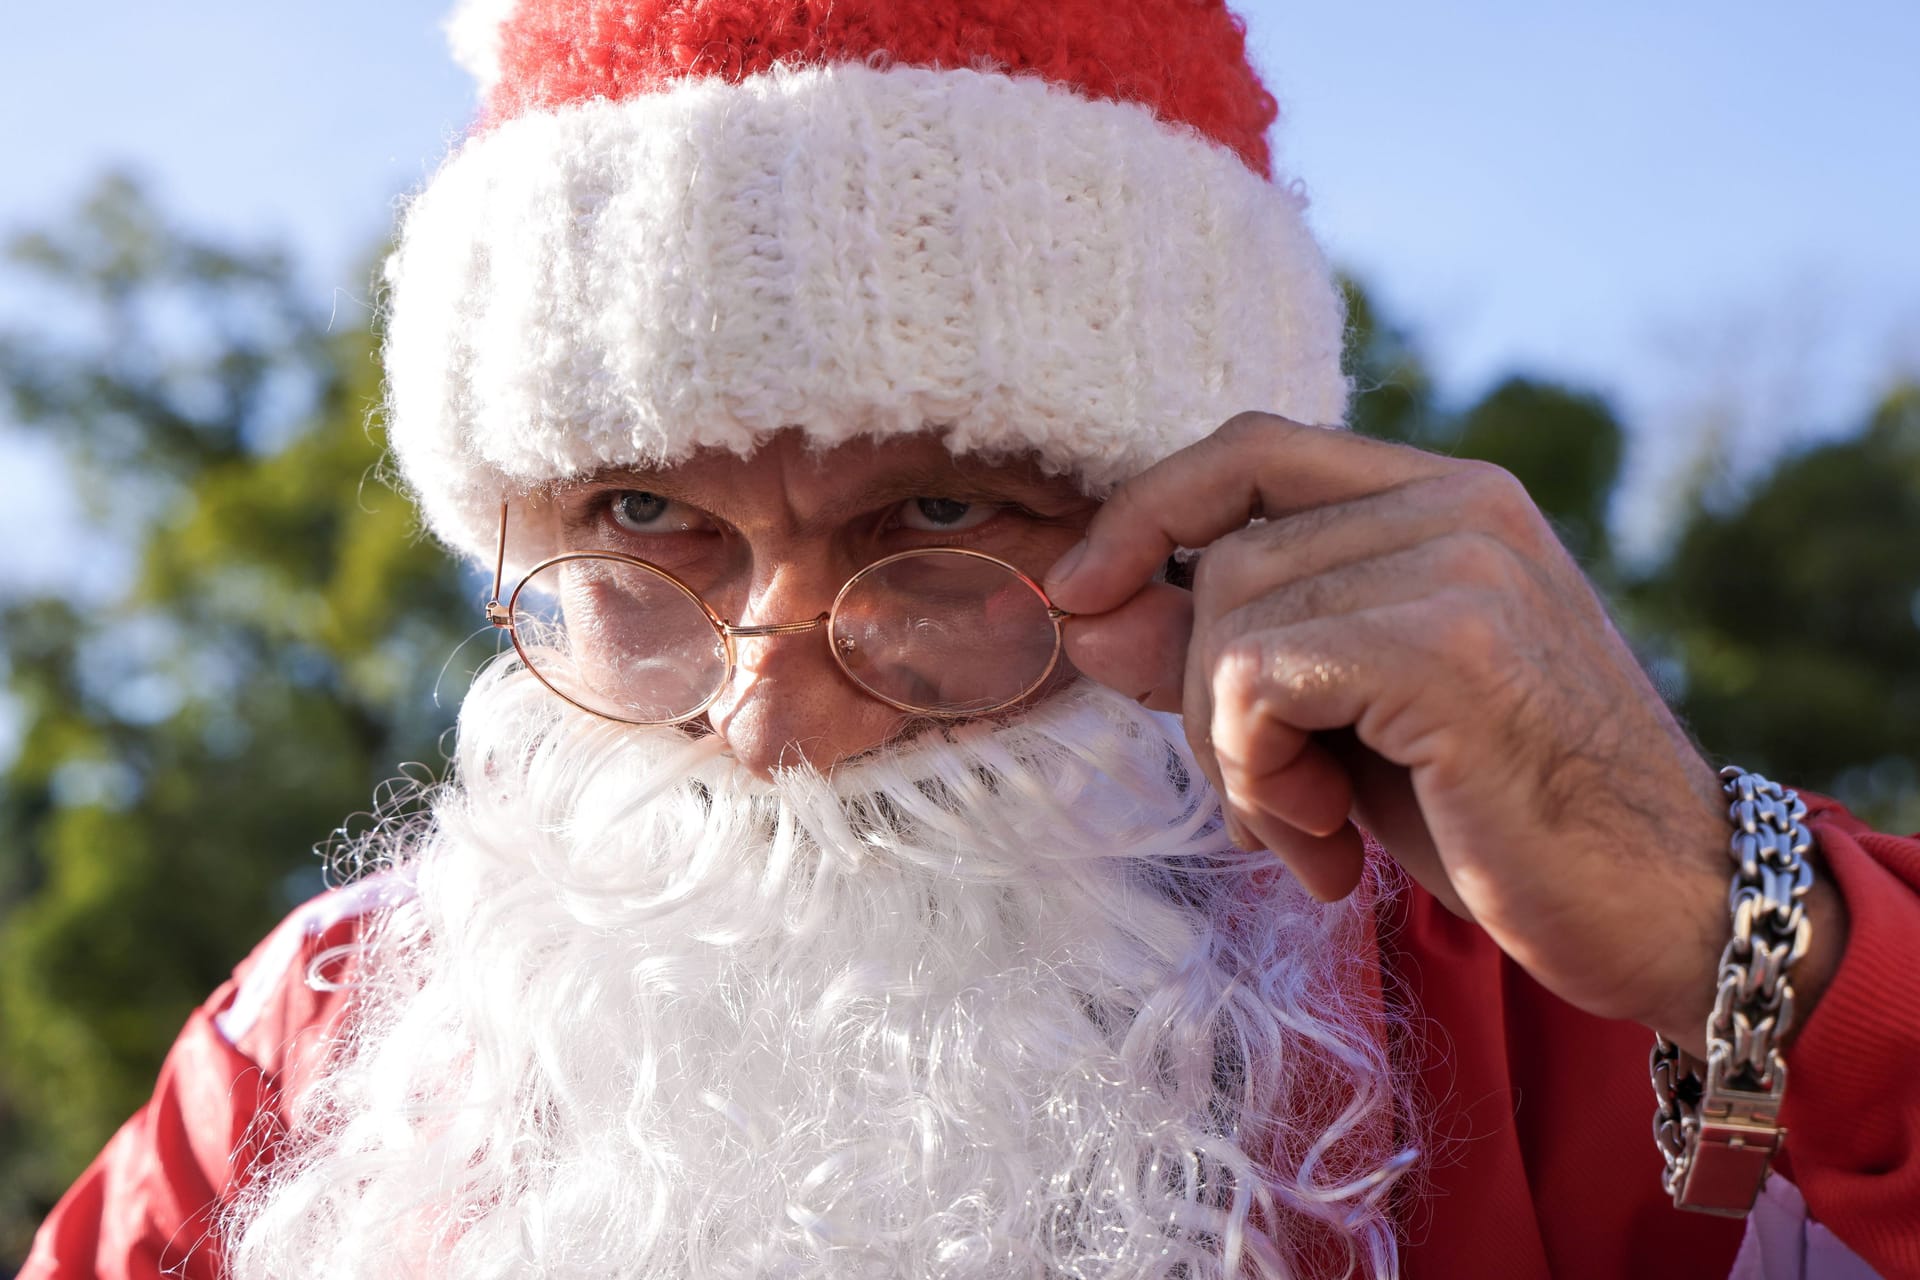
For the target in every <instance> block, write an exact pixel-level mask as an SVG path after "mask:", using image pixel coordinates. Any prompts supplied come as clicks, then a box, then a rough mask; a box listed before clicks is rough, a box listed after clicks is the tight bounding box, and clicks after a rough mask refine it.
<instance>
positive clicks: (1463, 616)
mask: <svg viewBox="0 0 1920 1280" xmlns="http://www.w3.org/2000/svg"><path fill="white" fill-rule="evenodd" d="M1420 627H1421V629H1422V630H1423V631H1424V633H1425V634H1426V636H1427V637H1428V641H1429V643H1430V644H1431V646H1432V647H1433V649H1434V650H1435V651H1436V652H1437V653H1438V654H1439V655H1440V656H1441V657H1442V658H1443V659H1444V660H1445V662H1446V665H1447V667H1448V668H1449V669H1450V670H1453V671H1456V672H1459V673H1462V674H1468V673H1473V672H1478V671H1484V670H1488V669H1490V668H1491V667H1493V666H1494V665H1496V664H1497V662H1498V660H1499V654H1500V652H1501V649H1502V641H1501V632H1500V624H1499V620H1498V618H1497V617H1496V616H1495V615H1494V613H1493V612H1492V611H1491V610H1490V609H1489V608H1488V607H1487V604H1486V598H1485V597H1484V596H1483V595H1480V594H1479V593H1469V592H1465V591H1458V590H1454V591H1445V592H1441V593H1440V594H1438V595H1436V596H1434V597H1433V598H1432V602H1431V607H1430V608H1429V609H1427V610H1426V617H1424V618H1422V619H1421V620H1420Z"/></svg>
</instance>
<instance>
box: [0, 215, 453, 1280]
mask: <svg viewBox="0 0 1920 1280" xmlns="http://www.w3.org/2000/svg"><path fill="white" fill-rule="evenodd" d="M11 257H12V260H13V263H14V264H15V268H16V269H17V270H23V271H25V272H27V273H28V274H29V275H30V276H32V277H34V278H35V283H36V284H37V287H38V288H39V289H40V290H41V292H42V293H43V294H44V295H45V296H47V297H48V298H49V299H52V300H54V301H55V302H56V303H57V310H58V313H59V314H60V315H61V316H62V317H64V318H65V319H67V320H69V321H71V323H63V324H61V325H57V326H49V327H42V328H40V329H38V330H37V331H35V332H32V333H17V332H16V333H8V334H5V335H0V394H4V396H5V400H4V401H3V402H0V403H3V404H4V406H5V411H6V416H8V417H10V418H11V419H12V421H13V422H15V423H16V424H18V425H19V426H21V427H23V428H25V429H27V430H30V431H35V432H38V433H40V434H42V435H43V436H44V437H45V438H46V439H48V440H50V441H53V442H54V443H55V444H56V445H57V446H58V448H59V450H60V452H61V454H62V455H63V456H64V458H65V459H66V462H67V464H68V467H69V470H70V473H71V476H72V478H73V480H74V482H75V484H76V487H77V491H78V493H79V494H80V496H81V498H82V500H83V503H84V506H85V509H86V511H87V513H88V515H89V516H90V517H91V518H92V520H93V521H95V522H96V523H97V524H98V525H99V527H100V528H101V529H102V530H103V534H104V537H105V538H106V539H107V544H106V545H107V546H108V547H109V548H110V549H119V550H123V551H124V552H125V553H126V558H127V559H128V560H129V561H130V562H131V568H130V570H128V571H127V572H124V573H119V574H116V573H114V572H112V571H111V569H97V567H96V566H89V565H86V564H83V565H82V566H81V567H80V571H79V572H78V574H77V575H76V578H75V580H74V581H73V582H72V583H71V585H70V586H68V587H63V588H58V589H53V590H44V591H41V592H38V593H34V594H25V595H13V596H11V597H10V598H7V599H5V600H4V601H0V650H3V651H4V653H5V655H6V678H7V691H8V694H9V695H10V701H11V703H12V711H13V714H14V715H15V717H16V718H17V721H18V725H19V731H20V743H19V749H18V752H17V754H16V755H15V757H14V758H13V760H12V761H11V762H9V763H7V765H6V771H5V774H4V791H3V792H0V1259H5V1258H8V1257H13V1258H18V1257H20V1256H21V1255H22V1254H23V1253H24V1251H25V1246H26V1243H27V1239H28V1237H29V1236H30V1234H31V1231H32V1229H33V1227H34V1225H35V1224H36V1222H37V1220H38V1219H39V1217H40V1216H42V1215H43V1214H44V1212H45V1211H46V1210H47V1209H48V1208H49V1207H51V1204H52V1202H53V1200H54V1198H56V1197H57V1196H58V1195H59V1194H60V1192H62V1191H63V1190H64V1189H65V1187H66V1185H67V1184H68V1183H69V1182H70V1181H71V1179H72V1178H73V1177H74V1176H75V1175H76V1174H77V1173H78V1171H79V1169H80V1168H81V1166H82V1165H84V1164H85V1162H86V1161H87V1160H89V1159H90V1158H91V1157H92V1155H93V1154H94V1153H95V1152H96V1151H97V1150H98V1149H99V1147H100V1146H101V1144H102V1143H103V1142H104V1141H105V1139H106V1138H107V1136H108V1135H109V1134H110V1133H111V1132H112V1130H113V1129H114V1128H115V1127H116V1126H117V1125H118V1124H119V1123H120V1122H121V1121H122V1120H124V1119H125V1118H126V1116H127V1115H128V1114H130V1113H131V1112H132V1111H133V1110H134V1109H135V1108H136V1107H137V1106H139V1105H140V1104H141V1103H142V1102H143V1101H144V1100H145V1098H146V1096H147V1094H148V1092H149V1091H150V1090H151V1088H152V1083H153V1078H154V1074H155V1071H156V1070H157V1068H158V1065H159V1061H160V1058H161V1056H162V1055H163V1053H164V1051H165V1049H166V1047H167V1045H168V1043H169V1042H170V1040H171V1039H172V1036H173V1034H174V1032H175V1031H176V1030H177V1029H178V1027H179V1024H180V1023H181V1021H182V1020H183V1018H184V1016H185V1014H186V1013H187V1012H188V1010H190V1009H191V1008H192V1007H193V1006H194V1005H195V1004H197V1003H199V1002H200V1001H201V1000H202V999H204V998H205V997H206V995H207V993H208V992H210V991H211V990H212V989H213V988H214V987H216V986H217V985H219V984H220V983H221V982H222V981H223V980H224V979H225V977H226V975H227V973H228V972H229V970H230V969H231V968H232V966H233V965H234V963H235V962H236V961H238V960H239V959H240V958H241V957H242V956H244V955H245V954H246V952H247V951H248V949H249V948H250V947H251V946H252V945H253V944H254V943H255V942H257V941H258V940H259V938H260V937H261V936H262V935H263V933H264V932H265V931H266V930H267V929H268V928H270V927H271V926H272V925H273V923H274V922H275V920H276V919H278V917H279V916H280V915H282V914H283V913H284V912H285V911H286V909H287V908H288V907H289V906H290V905H291V904H292V903H293V902H294V901H296V900H298V899H300V898H303V897H306V896H309V895H311V894H312V893H313V892H316V891H318V890H319V889H320V888H321V887H322V877H321V868H320V863H319V862H318V861H316V859H315V858H314V856H313V854H312V850H313V848H314V846H315V844H316V842H318V841H323V840H324V839H325V838H326V837H327V835H328V833H329V832H330V831H331V830H332V829H334V828H335V827H337V826H338V825H339V824H340V823H341V821H342V819H343V818H344V817H345V815H348V814H351V813H353V812H355V811H356V810H364V809H366V808H367V807H368V805H369V798H370V796H371V794H372V793H373V790H374V788H375V786H376V785H377V784H379V783H380V782H381V781H383V780H385V779H388V778H391V777H393V776H394V775H395V773H396V771H397V770H398V769H399V768H400V767H401V765H402V762H406V761H438V760H440V759H441V755H440V751H439V746H438V739H439V736H440V735H441V734H442V733H443V731H444V729H445V727H446V725H447V724H448V722H449V720H450V709H451V708H452V707H454V706H457V704H458V697H459V694H460V692H462V690H461V688H460V687H457V686H451V687H443V689H442V691H441V692H442V696H441V697H440V699H439V700H438V701H436V700H435V698H434V696H433V694H434V689H435V685H436V681H437V677H438V675H439V672H440V668H441V666H442V664H443V663H444V662H445V661H446V659H447V658H448V656H449V655H450V654H451V653H453V652H454V651H455V649H456V647H457V646H458V645H459V642H460V640H461V638H462V636H463V635H464V634H465V633H466V631H467V629H468V625H469V619H471V618H472V617H473V616H474V615H473V611H472V607H471V602H470V601H467V600H465V599H463V597H464V596H465V595H467V594H470V593H469V592H466V591H465V590H463V588H462V586H461V584H460V582H459V580H458V578H457V576H456V574H455V572H454V570H453V568H452V566H451V564H450V562H449V561H448V560H447V558H446V557H445V556H444V555H442V554H441V553H440V552H439V551H437V550H436V549H435V548H433V547H432V546H430V545H427V544H425V543H424V542H423V541H422V540H421V539H419V538H418V537H417V536H416V535H415V532H414V529H415V525H414V515H413V510H412V507H411V504H409V503H408V502H407V501H406V500H404V499H403V498H401V497H399V496H398V495H396V494H394V493H393V492H391V491H389V490H388V489H386V488H384V487H383V486H381V485H380V484H379V483H378V482H377V481H374V480H373V479H372V477H373V476H374V473H375V471H376V469H377V467H378V465H379V462H380V458H381V452H382V447H383V446H382V439H383V436H382V432H381V429H380V424H379V421H378V418H377V413H376V410H377V406H378V403H379V395H380V386H379V380H380V373H379V368H378V362H377V359H376V356H377V350H378V335H377V334H376V333H375V332H373V331H372V329H371V328H370V327H369V326H368V325H367V324H365V323H357V324H355V323H341V322H340V319H339V317H338V316H334V317H329V316H328V315H327V314H326V313H325V312H324V311H316V310H314V309H311V308H310V307H308V306H307V304H306V303H305V301H304V300H303V298H302V295H301V292H300V291H299V289H298V288H297V287H296V285H295V283H294V281H293V279H292V274H291V271H290V269H289V266H288V264H287V263H286V262H285V261H284V260H283V259H281V258H280V257H279V256H277V255H275V254H271V253H253V254H250V253H242V252H235V251H233V250H230V249H227V248H223V247H221V246H219V245H216V244H213V243H210V242H208V241H205V240H202V239H198V238H196V237H194V236H192V235H190V234H187V233H185V232H182V231H180V230H178V229H176V228H174V227H172V226H170V225H168V223H167V222H166V220H165V219H164V218H163V217H162V216H161V214H160V213H159V212H158V211H156V210H155V208H154V207H153V206H152V205H151V204H150V203H149V202H148V201H147V200H146V199H145V198H144V197H143V195H142V193H141V191H140V190H139V189H138V187H137V186H135V185H134V184H132V183H130V182H128V181H126V180H124V179H113V180H109V181H107V182H105V183H104V184H103V185H101V186H100V187H99V188H98V190H97V191H96V192H95V193H94V194H93V195H92V196H91V197H90V198H89V199H88V200H87V201H86V202H85V204H84V206H83V207H82V208H81V209H80V210H78V211H77V213H76V214H75V215H74V216H72V217H70V218H68V219H63V220H62V221H61V222H59V223H58V224H57V226H56V228H55V229H53V230H49V231H46V232H42V233H37V234H31V235H26V236H23V237H21V238H19V239H18V240H17V241H16V242H15V243H14V244H13V245H12V246H11ZM370 414H374V415H375V416H373V417H371V418H370V416H369V415H370ZM15 550H16V554H17V553H18V552H19V549H15Z"/></svg>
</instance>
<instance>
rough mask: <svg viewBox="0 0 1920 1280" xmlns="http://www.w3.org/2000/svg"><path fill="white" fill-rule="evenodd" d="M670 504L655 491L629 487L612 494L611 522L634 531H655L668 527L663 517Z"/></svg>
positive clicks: (671, 504)
mask: <svg viewBox="0 0 1920 1280" xmlns="http://www.w3.org/2000/svg"><path fill="white" fill-rule="evenodd" d="M672 506H673V503H671V502H669V501H668V500H667V499H665V498H663V497H661V496H660V495H659V494H657V493H642V492H640V491H638V490H634V489H629V490H626V491H625V492H623V493H619V494H616V495H615V496H614V499H613V502H612V504H611V507H612V511H613V522H614V523H615V524H617V525H619V526H620V527H621V528H622V529H630V530H632V531H633V532H635V533H657V532H660V531H662V530H664V529H666V528H668V527H669V526H668V525H667V524H666V523H665V520H664V517H665V516H666V514H667V511H668V510H669V509H670V508H671V507H672Z"/></svg>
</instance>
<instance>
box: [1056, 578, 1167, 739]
mask: <svg viewBox="0 0 1920 1280" xmlns="http://www.w3.org/2000/svg"><path fill="white" fill-rule="evenodd" d="M1192 636H1193V594H1192V593H1191V592H1189V591H1183V590H1181V589H1180V588H1179V587H1172V586H1168V585H1167V584H1166V583H1163V582H1152V583H1148V584H1147V585H1146V586H1145V587H1142V588H1141V589H1140V590H1139V591H1137V592H1136V593H1134V594H1133V595H1132V596H1130V597H1129V598H1128V599H1127V601H1126V603H1125V604H1122V605H1121V606H1120V607H1118V608H1117V609H1110V610H1108V611H1107V612H1106V613H1098V614H1085V615H1082V614H1076V615H1075V616H1074V617H1072V618H1069V619H1068V620H1067V623H1066V655H1067V660H1068V661H1069V662H1071V663H1073V665H1074V667H1075V668H1076V669H1077V670H1078V671H1079V672H1080V673H1081V674H1082V675H1084V676H1087V677H1088V678H1089V679H1092V680H1096V681H1098V682H1099V683H1101V684H1104V685H1106V686H1107V687H1108V688H1111V689H1117V690H1119V691H1120V692H1121V693H1124V694H1126V695H1127V696H1128V697H1129V698H1146V697H1147V696H1148V695H1150V694H1154V693H1156V692H1158V693H1159V694H1160V697H1159V698H1158V699H1156V700H1155V701H1154V702H1153V704H1152V705H1154V706H1155V707H1157V708H1159V709H1162V710H1169V711H1177V710H1179V705H1178V702H1179V695H1180V687H1181V684H1182V683H1183V682H1184V680H1185V678H1186V669H1187V642H1188V640H1190V639H1191V638H1192ZM1169 699H1171V701H1169Z"/></svg>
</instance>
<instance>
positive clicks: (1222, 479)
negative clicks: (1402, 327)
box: [1045, 413, 1447, 613]
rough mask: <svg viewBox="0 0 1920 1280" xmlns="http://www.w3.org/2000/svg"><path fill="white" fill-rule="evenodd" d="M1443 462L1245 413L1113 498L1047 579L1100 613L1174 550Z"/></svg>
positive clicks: (1049, 586) (1375, 489)
mask: <svg viewBox="0 0 1920 1280" xmlns="http://www.w3.org/2000/svg"><path fill="white" fill-rule="evenodd" d="M1446 463H1447V460H1446V459H1444V458H1441V457H1439V456H1437V455H1435V454H1431V453H1426V452H1423V451H1421V450H1419V449H1415V448H1411V447H1409V446H1406V445H1398V444H1389V443H1387V442H1385V441H1381V440H1370V439H1368V438H1366V437H1365V436H1356V435H1353V434H1351V433H1349V432H1346V431H1342V430H1338V429H1336V428H1333V427H1309V426H1303V425H1302V424H1300V423H1298V422H1289V421H1288V420H1287V419H1285V418H1280V417H1275V416H1274V415H1272V414H1266V413H1243V414H1240V415H1238V416H1237V417H1234V418H1232V419H1230V420H1228V422H1227V423H1226V424H1225V425H1224V426H1222V427H1221V428H1220V429H1219V430H1217V431H1215V432H1213V433H1212V434H1211V435H1209V436H1207V437H1206V438H1205V439H1202V440H1200V441H1197V442H1196V443H1194V444H1191V445H1188V446H1187V447H1186V448H1184V449H1182V450H1180V451H1179V452H1178V453H1175V454H1172V455H1171V456H1169V457H1166V458H1163V459H1161V460H1160V461H1159V462H1156V463H1155V464H1154V465H1153V466H1151V467H1148V468H1147V469H1146V470H1145V471H1142V472H1141V473H1140V474H1139V475H1137V476H1135V477H1134V478H1133V479H1131V480H1129V481H1127V482H1126V483H1125V484H1123V485H1121V486H1120V487H1119V488H1118V489H1116V490H1115V491H1114V494H1113V496H1112V497H1111V498H1109V499H1107V502H1106V505H1104V506H1102V507H1101V508H1100V510H1099V511H1098V512H1096V513H1095V515H1094V517H1093V520H1092V522H1091V523H1090V524H1088V526H1087V534H1086V537H1085V538H1084V539H1082V541H1081V542H1080V544H1079V545H1078V546H1076V547H1074V548H1073V550H1071V551H1069V552H1067V554H1066V555H1064V556H1062V557H1061V558H1060V560H1059V561H1058V562H1057V563H1056V564H1055V565H1054V567H1053V568H1052V570H1050V571H1049V572H1048V574H1047V579H1046V584H1045V585H1046V591H1047V595H1048V597H1049V598H1051V599H1052V601H1053V602H1054V604H1056V605H1058V606H1059V607H1060V608H1062V609H1065V610H1067V611H1068V612H1069V613H1104V612H1106V611H1107V610H1108V609H1112V608H1114V607H1115V606H1117V605H1119V604H1120V603H1121V602H1122V601H1124V600H1126V599H1127V598H1128V597H1129V596H1131V595H1132V594H1133V593H1134V592H1135V591H1138V590H1139V589H1140V587H1141V585H1142V584H1144V583H1145V582H1147V580H1148V579H1150V578H1151V577H1152V576H1153V574H1154V573H1155V571H1156V570H1158V569H1159V567H1160V566H1161V565H1162V564H1164V563H1166V559H1167V557H1168V556H1170V555H1172V554H1173V552H1174V551H1175V549H1177V548H1179V547H1204V546H1206V545H1207V544H1208V543H1210V542H1212V541H1214V540H1215V539H1216V538H1220V537H1224V536H1225V535H1227V534H1229V533H1232V532H1233V531H1234V530H1236V529H1240V528H1244V527H1245V526H1246V524H1247V522H1248V521H1249V520H1253V519H1255V518H1258V517H1266V518H1269V519H1273V518H1277V517H1280V516H1285V515H1291V514H1293V513H1294V512H1297V511H1306V510H1309V509H1311V508H1313V507H1324V506H1328V505H1331V504H1333V503H1337V502H1348V501H1351V500H1353V499H1355V498H1361V497H1365V496H1366V495H1368V494H1370V493H1379V492H1381V491H1382V490H1385V489H1392V488H1396V487H1398V486H1400V485H1403V484H1406V483H1408V482H1409V481H1413V480H1419V479H1424V478H1426V477H1428V476H1432V475H1437V474H1439V472H1440V471H1441V470H1443V469H1444V468H1445V466H1446Z"/></svg>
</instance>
